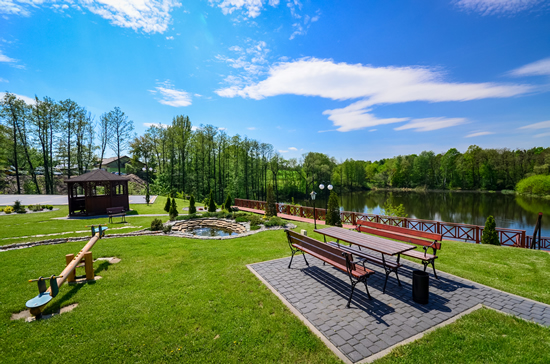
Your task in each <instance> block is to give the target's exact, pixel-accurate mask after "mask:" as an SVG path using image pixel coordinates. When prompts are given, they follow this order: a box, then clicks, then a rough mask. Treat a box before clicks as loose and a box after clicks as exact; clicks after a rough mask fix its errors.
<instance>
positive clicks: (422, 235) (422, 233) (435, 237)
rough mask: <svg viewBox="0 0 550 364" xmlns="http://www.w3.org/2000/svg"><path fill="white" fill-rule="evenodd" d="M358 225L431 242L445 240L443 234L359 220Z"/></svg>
mask: <svg viewBox="0 0 550 364" xmlns="http://www.w3.org/2000/svg"><path fill="white" fill-rule="evenodd" d="M357 225H361V226H367V227H371V228H376V229H381V230H387V231H394V232H396V233H401V234H406V235H412V236H417V237H420V238H425V239H431V240H438V241H440V240H442V239H443V236H442V235H441V234H436V233H430V232H427V231H419V230H413V229H408V228H404V227H401V226H393V225H387V224H380V223H378V222H372V221H363V220H358V221H357Z"/></svg>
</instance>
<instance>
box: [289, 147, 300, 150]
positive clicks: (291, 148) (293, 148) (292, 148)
mask: <svg viewBox="0 0 550 364" xmlns="http://www.w3.org/2000/svg"><path fill="white" fill-rule="evenodd" d="M288 150H298V148H295V147H290V148H288Z"/></svg>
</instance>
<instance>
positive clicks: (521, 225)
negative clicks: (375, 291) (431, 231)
mask: <svg viewBox="0 0 550 364" xmlns="http://www.w3.org/2000/svg"><path fill="white" fill-rule="evenodd" d="M319 197H321V198H319ZM322 197H324V196H319V195H317V200H316V201H315V203H316V206H317V207H323V208H324V207H325V205H326V199H323V198H322ZM339 199H340V208H341V209H342V210H344V211H353V212H363V213H371V214H380V213H381V208H382V206H383V205H384V203H385V202H386V200H387V199H389V200H390V201H391V203H392V204H393V205H399V204H403V206H404V207H405V212H406V213H407V214H408V216H409V217H413V218H418V219H426V220H439V221H445V222H456V223H463V224H474V225H485V220H486V219H487V216H489V215H493V216H494V217H495V221H496V225H497V227H502V228H511V229H522V230H526V233H527V235H532V234H533V231H534V229H535V223H536V219H537V216H538V213H539V212H542V213H543V214H544V215H543V216H542V236H550V200H547V199H543V198H533V197H525V196H518V195H509V194H502V193H478V192H450V191H446V192H414V191H382V190H377V191H366V192H352V193H347V194H343V196H340V197H339ZM297 202H298V203H300V204H302V205H304V206H312V204H311V201H297Z"/></svg>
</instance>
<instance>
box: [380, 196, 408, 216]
mask: <svg viewBox="0 0 550 364" xmlns="http://www.w3.org/2000/svg"><path fill="white" fill-rule="evenodd" d="M382 215H385V216H397V217H407V216H409V215H408V214H406V213H405V206H403V204H399V205H398V206H394V205H392V204H391V202H390V200H386V202H385V203H384V207H382Z"/></svg>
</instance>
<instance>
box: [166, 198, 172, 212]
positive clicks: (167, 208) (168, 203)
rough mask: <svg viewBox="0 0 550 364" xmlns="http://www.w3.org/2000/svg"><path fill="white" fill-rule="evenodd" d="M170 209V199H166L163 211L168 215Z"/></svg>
mask: <svg viewBox="0 0 550 364" xmlns="http://www.w3.org/2000/svg"><path fill="white" fill-rule="evenodd" d="M170 207H172V204H171V203H170V197H168V198H167V199H166V203H165V204H164V211H166V212H167V213H170Z"/></svg>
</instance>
